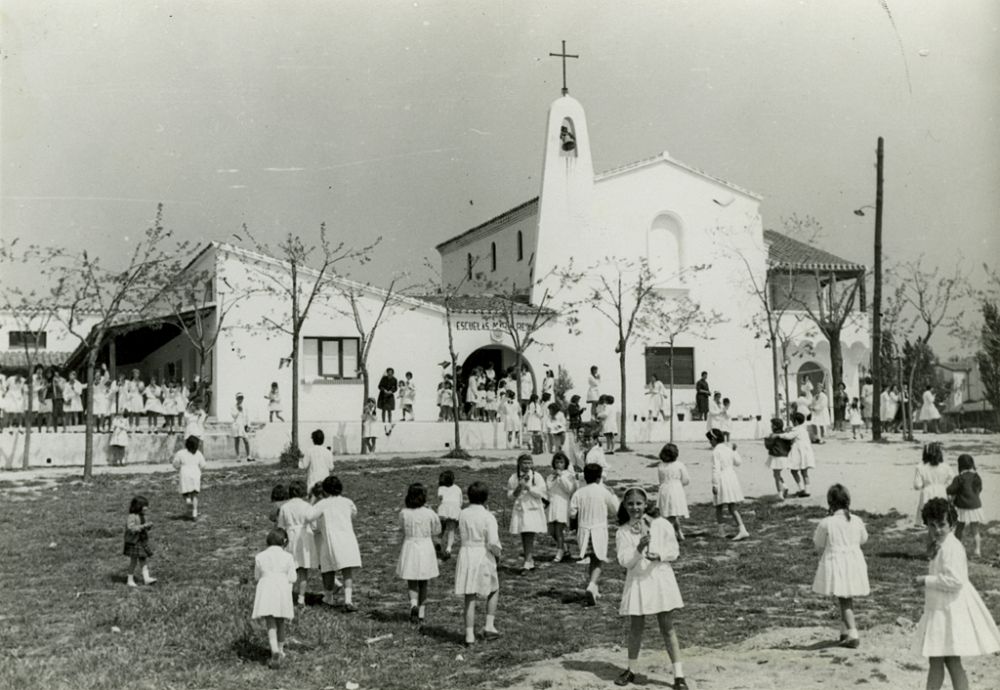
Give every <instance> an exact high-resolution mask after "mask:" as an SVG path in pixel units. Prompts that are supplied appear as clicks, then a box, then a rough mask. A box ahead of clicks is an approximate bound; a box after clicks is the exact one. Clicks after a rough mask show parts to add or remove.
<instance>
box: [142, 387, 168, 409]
mask: <svg viewBox="0 0 1000 690" xmlns="http://www.w3.org/2000/svg"><path fill="white" fill-rule="evenodd" d="M162 395H163V389H162V388H160V387H159V386H158V385H156V384H155V383H151V384H149V385H148V386H146V392H145V398H146V401H145V403H144V404H143V410H145V411H146V412H152V413H153V414H163V402H162V401H161V400H160V397H161V396H162Z"/></svg>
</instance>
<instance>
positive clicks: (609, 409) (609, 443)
mask: <svg viewBox="0 0 1000 690" xmlns="http://www.w3.org/2000/svg"><path fill="white" fill-rule="evenodd" d="M603 397H604V412H603V413H602V417H601V430H602V432H603V433H604V443H605V445H606V449H605V452H606V453H608V454H609V455H614V453H615V436H617V435H618V406H617V405H615V396H613V395H605V396H603Z"/></svg>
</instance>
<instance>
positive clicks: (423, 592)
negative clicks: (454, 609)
mask: <svg viewBox="0 0 1000 690" xmlns="http://www.w3.org/2000/svg"><path fill="white" fill-rule="evenodd" d="M404 506H405V507H404V508H403V510H401V511H399V519H400V522H401V523H402V529H403V546H402V548H401V549H400V552H399V563H398V564H397V565H396V577H399V578H402V579H403V580H406V588H407V590H408V591H409V595H410V622H411V623H416V624H418V625H423V623H424V616H425V613H426V610H425V607H426V605H427V585H428V583H429V582H430V581H431V580H432V579H434V578H435V577H437V576H438V574H439V573H438V563H437V554H435V553H434V537H436V536H437V535H439V534H441V521H440V520H439V519H438V516H437V514H436V513H435V512H434V511H433V510H431V509H430V508H428V507H427V489H425V488H424V485H423V484H419V483H417V484H410V486H409V487H408V488H407V490H406V500H405V501H404Z"/></svg>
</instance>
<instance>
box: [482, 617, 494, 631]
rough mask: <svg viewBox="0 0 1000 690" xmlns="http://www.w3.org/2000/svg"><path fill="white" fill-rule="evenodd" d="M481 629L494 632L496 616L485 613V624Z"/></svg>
mask: <svg viewBox="0 0 1000 690" xmlns="http://www.w3.org/2000/svg"><path fill="white" fill-rule="evenodd" d="M483 629H484V630H489V631H490V632H496V630H497V627H496V616H491V615H490V614H488V613H487V614H486V625H485V626H484V628H483Z"/></svg>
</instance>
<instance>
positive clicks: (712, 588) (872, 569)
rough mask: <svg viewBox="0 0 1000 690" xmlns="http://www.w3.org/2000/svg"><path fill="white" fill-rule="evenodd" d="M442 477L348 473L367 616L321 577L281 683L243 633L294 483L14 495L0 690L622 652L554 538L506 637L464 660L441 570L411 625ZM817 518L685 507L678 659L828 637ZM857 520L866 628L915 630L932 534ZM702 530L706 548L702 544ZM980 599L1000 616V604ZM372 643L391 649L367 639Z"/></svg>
mask: <svg viewBox="0 0 1000 690" xmlns="http://www.w3.org/2000/svg"><path fill="white" fill-rule="evenodd" d="M442 462H444V461H437V460H433V459H431V460H427V461H412V460H405V461H396V462H393V461H388V462H385V463H381V462H380V464H379V465H378V466H377V467H375V468H372V469H365V468H364V466H363V465H361V464H355V465H347V464H343V465H341V466H340V468H339V471H338V474H339V476H340V477H341V479H342V480H343V482H344V486H345V495H346V496H348V497H350V498H352V499H353V500H354V501H355V502H356V503H357V504H358V508H359V511H360V515H359V519H358V521H357V524H356V531H357V533H358V538H359V541H360V543H361V547H362V558H363V559H364V568H363V569H362V570H361V572H360V575H359V576H358V577H357V578H356V580H355V591H356V594H355V602H356V603H357V604H358V605H359V606H360V609H361V610H360V611H359V612H357V613H353V614H350V613H346V612H344V611H342V610H340V609H339V608H328V607H324V606H323V605H321V604H320V603H319V596H318V593H319V591H320V584H319V577H318V574H314V575H313V577H312V579H311V581H310V585H311V591H312V592H314V593H316V594H315V595H314V596H312V597H311V598H310V603H309V605H308V606H306V608H305V610H303V611H301V613H300V614H298V616H297V618H296V619H295V621H294V622H293V624H292V626H291V635H292V637H293V639H294V642H293V643H292V644H290V646H289V662H288V663H287V664H286V665H285V666H284V667H283V668H282V669H281V670H279V671H271V670H268V669H267V668H266V667H265V665H264V661H265V660H266V658H267V656H268V652H267V641H266V636H265V633H264V630H263V627H262V626H261V625H259V624H254V623H252V622H251V621H250V618H249V617H250V610H251V608H252V602H253V594H254V583H253V578H252V573H253V556H254V554H255V553H257V552H258V551H260V550H261V549H262V548H264V536H265V534H266V531H267V530H268V528H269V526H270V522H269V521H268V519H267V514H268V510H269V507H270V504H269V496H270V490H271V487H272V486H273V485H274V484H275V483H279V482H287V481H288V479H290V478H291V477H292V476H295V475H292V474H290V472H289V471H288V470H282V469H280V468H277V467H257V466H248V467H239V468H235V469H231V470H214V471H213V470H209V471H208V472H206V473H205V476H204V478H203V492H202V512H203V513H204V519H203V520H201V521H199V522H197V523H191V522H188V521H185V520H182V519H180V517H179V516H180V515H181V514H182V513H183V508H184V505H183V502H182V500H181V499H180V497H179V496H178V495H177V494H176V491H175V486H176V484H175V482H176V479H175V478H174V477H173V476H172V475H166V474H153V475H132V476H124V477H123V476H117V477H108V476H101V477H98V478H96V479H95V480H94V481H92V482H90V483H87V484H83V483H81V482H79V481H75V480H64V481H59V482H57V483H56V484H55V485H54V486H52V487H49V488H39V490H38V491H36V492H26V493H24V492H21V493H18V494H16V495H14V494H12V493H8V494H7V495H5V496H4V498H3V504H2V506H0V526H2V529H0V549H2V550H0V553H2V554H3V568H2V575H0V649H2V652H0V654H2V657H3V663H0V687H3V688H74V689H88V688H110V687H126V686H127V687H130V688H182V687H183V688H188V687H212V688H248V687H253V688H267V687H284V688H327V687H332V688H343V687H345V684H346V683H348V682H354V683H358V684H359V685H360V687H361V688H464V687H469V686H472V685H475V684H477V683H479V682H481V681H484V680H487V679H491V680H492V679H496V678H497V677H498V676H500V677H504V678H508V679H510V682H514V680H515V679H516V678H517V668H518V666H519V665H520V664H522V663H524V662H528V661H534V660H537V659H541V658H546V657H552V656H557V655H561V654H564V653H568V652H572V651H576V650H580V649H584V648H587V647H591V646H594V645H600V644H620V643H623V642H624V637H625V634H624V632H625V628H624V624H623V622H622V621H621V620H620V619H619V617H618V615H617V604H618V596H619V594H620V591H621V586H622V581H623V575H624V573H623V571H622V569H621V568H619V567H618V566H617V565H616V564H615V565H611V566H610V567H608V568H607V569H606V576H605V578H604V580H603V583H602V587H601V589H602V594H603V595H604V596H603V598H602V599H601V601H600V603H599V605H598V606H597V608H594V609H588V608H585V607H584V606H583V590H582V588H583V586H584V584H585V577H586V568H585V566H580V565H576V564H572V563H563V564H553V563H551V562H550V560H551V556H552V553H553V551H554V549H553V545H552V543H551V540H548V539H541V540H540V542H539V544H540V547H539V549H538V551H539V553H538V559H537V560H538V561H539V568H538V569H537V570H535V571H534V572H532V573H530V574H527V575H521V574H519V572H518V571H517V570H516V569H515V567H516V565H517V564H518V563H519V560H518V551H519V541H517V540H516V538H515V537H512V536H511V535H507V534H504V535H503V539H504V549H505V555H504V559H503V568H502V570H501V595H500V610H499V614H498V617H497V619H498V620H497V624H498V627H499V628H500V630H501V631H502V632H503V633H504V635H503V637H502V638H501V639H500V640H498V641H495V642H489V643H482V644H479V645H477V646H476V647H474V648H472V649H471V650H466V649H464V648H462V647H461V646H460V643H461V640H462V622H461V607H460V601H459V599H458V598H457V597H455V596H453V595H452V594H451V588H452V585H453V579H452V576H453V573H454V560H451V561H448V562H444V563H442V565H441V570H442V576H441V578H440V579H438V580H436V581H434V582H433V583H432V585H431V600H430V602H429V607H428V624H427V626H425V628H424V629H423V630H422V631H418V630H417V629H415V628H413V627H411V626H410V625H409V623H408V622H407V617H408V605H407V601H406V589H405V584H404V583H403V582H401V581H399V580H397V579H396V578H395V576H394V568H395V563H396V557H397V553H398V547H399V535H398V532H397V529H396V527H397V522H398V517H397V513H398V510H399V508H400V507H401V504H402V496H403V493H404V491H405V488H406V485H407V484H408V483H409V482H411V481H422V482H425V483H426V484H427V485H428V486H429V487H432V489H433V487H436V485H437V476H438V473H439V472H440V471H441V469H443V468H444V465H443V464H440V463H442ZM453 469H455V470H456V476H457V478H458V482H459V483H460V484H461V485H462V486H463V487H464V486H467V485H468V483H469V482H470V481H471V480H472V478H473V475H475V479H480V480H484V481H486V482H487V483H488V485H489V486H490V488H491V492H492V496H493V498H492V500H491V501H490V506H491V508H493V509H494V510H499V511H507V510H509V502H508V500H507V499H506V496H505V495H504V492H503V491H502V487H503V485H504V482H505V481H506V478H507V477H508V476H509V474H510V472H511V471H512V468H511V467H506V466H505V467H496V466H494V467H487V468H484V469H480V470H477V471H475V472H472V471H471V470H468V469H464V468H462V467H460V466H456V467H454V468H453ZM136 493H143V494H145V495H146V496H147V497H149V499H150V503H151V516H150V519H151V521H153V522H154V523H155V527H154V529H153V531H152V544H153V548H154V550H155V552H156V553H155V556H154V558H153V559H152V561H151V568H152V571H153V574H154V575H155V576H156V577H158V578H159V582H158V583H157V584H155V585H153V586H151V587H143V588H140V589H139V590H136V591H130V590H128V589H127V588H126V587H125V584H124V582H125V576H124V570H125V567H126V565H127V559H126V558H125V557H123V556H121V555H120V553H121V548H122V530H123V525H124V520H125V511H126V506H127V504H128V501H129V499H130V498H131V496H132V495H133V494H136ZM431 493H433V490H432V491H431ZM823 514H824V511H822V510H820V509H818V508H802V507H797V506H794V505H780V504H775V503H772V502H768V501H763V500H757V501H750V502H748V503H747V504H745V506H744V516H745V518H746V521H747V526H748V528H749V529H750V531H751V534H752V535H753V538H752V540H751V541H749V542H744V543H742V544H733V543H730V542H726V541H723V540H720V539H718V538H715V537H713V536H711V535H712V534H714V521H713V515H714V513H713V512H712V511H711V508H710V507H709V506H702V505H698V506H694V508H693V514H692V519H691V520H690V521H689V522H688V523H687V531H688V533H689V535H691V536H694V538H689V539H688V540H687V541H686V542H684V543H683V544H682V548H681V558H680V560H679V561H678V562H677V564H676V566H675V569H676V572H677V575H678V580H679V582H680V586H681V591H682V593H683V596H684V599H685V602H686V607H685V609H684V611H683V613H682V614H681V615H680V616H679V633H680V636H681V641H682V645H683V644H700V645H706V646H718V645H723V644H726V643H728V642H732V641H736V640H740V639H743V638H745V637H747V636H749V635H751V634H754V633H756V632H759V631H761V630H764V629H768V628H773V627H778V626H808V625H816V624H817V623H820V624H823V623H829V624H830V626H831V634H834V633H835V631H834V630H833V627H834V626H835V622H834V603H833V602H832V601H829V600H827V599H825V598H822V597H818V596H816V595H813V594H812V593H811V592H810V591H809V588H810V585H811V583H812V577H813V573H814V570H815V565H816V557H815V555H814V554H813V552H812V545H811V537H812V532H813V527H814V524H815V521H816V520H817V519H819V518H820V517H822V515H823ZM864 517H865V520H866V521H867V524H868V529H869V532H870V534H871V535H872V538H871V541H870V542H869V543H868V546H867V547H866V548H865V551H866V554H867V557H868V566H869V574H870V578H871V581H872V586H873V590H874V591H873V593H872V596H871V597H870V598H866V599H863V600H860V601H859V604H858V614H859V623H860V626H861V627H862V629H863V628H865V627H867V626H871V625H873V624H876V623H883V622H890V621H893V620H895V619H896V618H897V617H899V616H906V617H908V618H911V619H914V620H915V619H916V618H918V617H919V614H920V610H921V606H922V596H923V595H922V592H921V591H920V590H918V589H916V588H914V587H913V586H912V585H911V581H912V578H913V576H914V575H917V574H920V573H924V572H926V561H925V560H924V559H923V556H922V554H923V533H922V532H918V531H915V530H910V529H899V528H898V527H897V526H898V524H899V523H900V518H901V516H899V515H895V514H893V515H884V516H874V515H865V516H864ZM993 527H994V528H995V527H996V525H993ZM699 531H700V532H702V533H703V534H704V535H705V536H703V537H698V536H695V535H696V533H698V532H699ZM971 576H972V580H973V582H974V583H975V584H976V585H977V587H978V588H979V589H980V591H982V590H983V589H989V588H995V587H996V582H997V574H996V570H995V569H994V568H992V567H990V566H988V565H986V564H982V563H973V564H972V565H971ZM988 583H992V584H988ZM987 601H988V602H990V603H991V604H992V605H993V614H994V617H997V618H1000V610H998V607H997V602H998V598H997V597H988V598H987ZM481 615H482V614H481V613H480V616H481ZM480 620H481V618H480ZM390 634H391V637H389V638H386V637H383V636H386V635H390ZM647 634H648V635H649V641H648V644H656V642H655V641H654V636H655V626H649V627H648V633H647ZM376 637H381V638H382V639H381V640H379V641H375V642H372V643H370V644H369V643H368V642H367V641H366V640H369V639H371V638H376ZM459 655H461V657H463V659H462V660H457V657H458V656H459Z"/></svg>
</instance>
